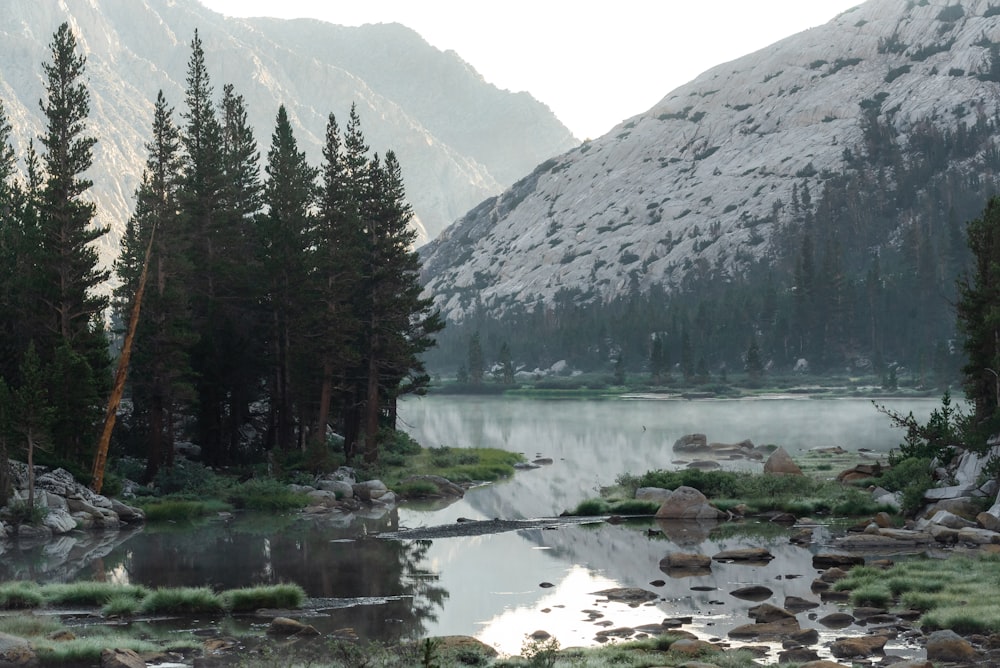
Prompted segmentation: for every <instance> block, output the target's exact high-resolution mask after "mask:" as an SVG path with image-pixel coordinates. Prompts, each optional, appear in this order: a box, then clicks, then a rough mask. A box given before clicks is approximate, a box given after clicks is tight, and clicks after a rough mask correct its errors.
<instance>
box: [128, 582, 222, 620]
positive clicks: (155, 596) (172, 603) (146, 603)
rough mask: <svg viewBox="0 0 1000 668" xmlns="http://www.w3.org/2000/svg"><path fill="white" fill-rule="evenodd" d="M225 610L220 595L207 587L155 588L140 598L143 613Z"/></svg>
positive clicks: (194, 612)
mask: <svg viewBox="0 0 1000 668" xmlns="http://www.w3.org/2000/svg"><path fill="white" fill-rule="evenodd" d="M224 610H225V605H223V602H222V597H221V596H220V595H219V594H216V593H215V592H214V591H212V590H211V589H209V588H208V587H174V588H170V589H156V590H154V591H152V592H150V594H149V596H147V597H146V598H144V599H143V600H142V607H141V609H140V611H141V612H143V613H145V614H163V613H168V614H188V615H190V614H206V613H207V614H215V613H222V612H223V611H224Z"/></svg>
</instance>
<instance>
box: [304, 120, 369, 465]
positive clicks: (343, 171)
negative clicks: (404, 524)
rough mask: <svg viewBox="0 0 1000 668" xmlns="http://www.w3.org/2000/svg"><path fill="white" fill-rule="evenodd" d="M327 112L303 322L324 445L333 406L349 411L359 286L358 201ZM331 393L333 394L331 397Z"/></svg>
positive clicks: (319, 439) (318, 439)
mask: <svg viewBox="0 0 1000 668" xmlns="http://www.w3.org/2000/svg"><path fill="white" fill-rule="evenodd" d="M345 163H346V159H345V156H344V152H343V145H342V142H341V136H340V128H339V127H338V125H337V119H336V117H335V116H334V115H333V114H330V115H329V117H328V118H327V124H326V141H325V143H324V145H323V164H322V167H321V171H320V177H321V181H320V185H319V195H318V200H319V201H318V207H317V212H316V219H315V226H314V228H313V232H314V235H313V247H314V252H313V253H312V262H311V264H312V266H313V268H314V271H313V273H312V279H313V280H312V282H311V284H310V298H311V299H312V300H313V301H314V303H315V308H313V309H311V310H310V311H309V314H310V315H311V316H312V320H311V322H309V323H308V324H307V326H306V327H307V335H308V337H309V339H310V346H309V347H310V349H311V350H312V351H313V352H314V354H315V355H316V359H317V360H318V362H319V365H318V366H319V369H320V376H319V378H318V382H319V384H318V396H317V406H316V419H315V425H314V435H315V438H314V439H313V440H314V445H317V446H319V445H323V444H325V443H326V431H327V426H328V424H329V422H330V415H331V413H333V412H335V411H334V408H335V406H334V404H335V403H336V406H337V407H338V408H340V411H339V413H340V416H341V418H344V417H345V416H347V415H351V414H353V411H352V410H351V409H350V408H349V407H348V406H349V404H350V403H351V402H350V401H349V400H348V399H349V398H351V397H352V393H351V392H350V391H349V389H348V388H350V386H351V383H349V382H347V378H346V376H347V374H348V370H349V369H352V368H356V367H357V364H358V357H357V354H356V352H357V346H356V345H353V344H354V343H355V342H356V341H357V340H358V335H359V332H360V324H359V319H358V317H357V312H356V310H355V308H354V298H355V296H356V294H357V292H358V289H359V287H360V285H361V276H360V263H359V253H360V252H361V248H362V243H363V241H364V238H363V236H362V234H361V232H362V230H361V225H360V222H359V215H360V213H359V210H358V201H357V199H356V198H355V196H354V192H353V188H352V182H351V173H350V172H349V169H348V165H347V164H345ZM335 395H336V396H335Z"/></svg>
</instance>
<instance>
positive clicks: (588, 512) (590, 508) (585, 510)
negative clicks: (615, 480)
mask: <svg viewBox="0 0 1000 668" xmlns="http://www.w3.org/2000/svg"><path fill="white" fill-rule="evenodd" d="M659 508H660V504H659V503H656V502H654V501H638V500H636V499H587V500H585V501H581V502H580V503H579V504H578V505H577V507H576V508H574V509H573V510H571V511H569V513H568V514H570V515H575V516H578V517H596V516H598V515H655V514H656V511H657V510H659Z"/></svg>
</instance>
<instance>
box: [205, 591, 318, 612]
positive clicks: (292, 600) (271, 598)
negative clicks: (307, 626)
mask: <svg viewBox="0 0 1000 668" xmlns="http://www.w3.org/2000/svg"><path fill="white" fill-rule="evenodd" d="M305 600H306V592H305V590H304V589H302V587H300V586H299V585H297V584H279V585H272V586H260V587H246V588H243V589H230V590H228V591H225V592H223V593H222V602H223V604H224V605H225V607H226V609H227V610H229V611H231V612H250V611H253V610H259V609H261V608H301V607H302V604H303V603H304V602H305Z"/></svg>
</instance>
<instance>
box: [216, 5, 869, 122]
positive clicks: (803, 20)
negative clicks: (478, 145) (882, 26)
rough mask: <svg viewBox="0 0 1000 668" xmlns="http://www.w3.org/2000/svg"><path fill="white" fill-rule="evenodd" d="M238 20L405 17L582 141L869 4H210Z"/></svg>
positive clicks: (352, 21)
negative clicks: (706, 75) (713, 71)
mask: <svg viewBox="0 0 1000 668" xmlns="http://www.w3.org/2000/svg"><path fill="white" fill-rule="evenodd" d="M202 2H203V4H205V5H206V6H207V7H209V8H210V9H213V10H215V11H218V12H220V13H222V14H225V15H227V16H273V17H278V18H302V17H311V18H317V19H322V20H325V21H329V22H330V23H336V24H339V25H349V26H354V25H361V24H364V23H393V22H395V23H402V24H403V25H405V26H408V27H410V28H412V29H413V30H415V31H417V32H418V33H420V35H421V36H423V38H424V39H425V40H427V41H428V42H429V43H430V44H432V45H433V46H435V47H437V48H439V49H441V50H449V49H451V50H454V51H455V52H456V53H458V55H459V56H461V58H462V59H463V60H465V61H466V62H468V63H470V64H471V65H472V66H473V67H474V68H475V69H476V70H477V71H478V72H479V73H480V74H481V75H482V76H483V77H484V78H485V79H486V80H487V81H489V82H490V83H492V84H494V85H496V86H497V87H499V88H504V89H508V90H511V91H515V92H516V91H528V92H529V93H531V94H532V95H533V96H534V97H535V98H537V99H538V100H540V101H541V102H544V103H545V104H547V105H548V106H549V108H550V109H552V111H553V112H554V113H555V115H556V116H557V117H558V118H559V120H561V121H562V122H563V123H564V124H565V125H566V126H567V127H568V128H569V129H570V130H571V131H572V132H573V134H575V135H576V136H577V137H578V138H579V139H586V138H595V137H599V136H601V135H603V134H605V133H606V132H608V131H609V130H610V129H611V128H612V127H614V126H615V125H616V124H617V123H619V122H620V121H622V120H624V119H626V118H628V117H630V116H634V115H636V114H638V113H641V112H643V111H646V110H647V109H649V108H650V107H652V106H653V105H654V104H656V103H657V102H658V101H659V100H660V99H662V98H663V97H664V96H665V95H666V94H667V93H669V92H670V91H671V90H673V89H674V88H676V87H677V86H680V85H682V84H684V83H686V82H688V81H690V80H691V79H693V78H694V77H696V76H697V75H698V74H700V73H702V72H704V71H705V70H707V69H709V68H710V67H713V66H714V65H718V64H720V63H724V62H726V61H729V60H733V59H734V58H738V57H740V56H742V55H745V54H747V53H750V52H752V51H756V50H757V49H760V48H762V47H765V46H767V45H768V44H771V43H773V42H776V41H778V40H779V39H782V38H783V37H787V36H788V35H792V34H794V33H796V32H799V31H802V30H805V29H807V28H811V27H814V26H817V25H821V24H823V23H826V22H827V21H829V20H830V19H832V18H833V17H834V16H836V15H837V14H839V13H840V12H842V11H844V10H846V9H848V8H850V7H853V6H855V5H857V4H860V0H493V1H492V2H484V1H483V0H349V1H348V0H202Z"/></svg>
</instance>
